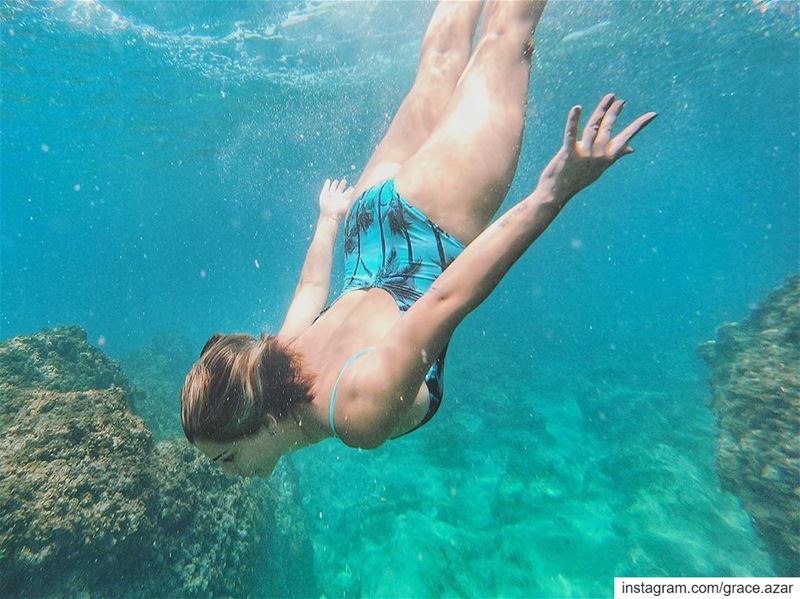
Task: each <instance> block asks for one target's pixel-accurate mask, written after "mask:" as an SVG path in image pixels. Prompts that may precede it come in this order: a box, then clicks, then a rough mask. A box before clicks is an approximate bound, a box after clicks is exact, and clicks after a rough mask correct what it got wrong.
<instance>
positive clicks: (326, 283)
mask: <svg viewBox="0 0 800 599" xmlns="http://www.w3.org/2000/svg"><path fill="white" fill-rule="evenodd" d="M352 191H353V189H352V188H349V189H348V188H347V182H346V181H344V180H342V181H333V183H331V182H330V180H328V179H326V180H325V184H324V185H323V187H322V192H321V193H320V196H319V204H320V214H319V219H318V220H317V227H316V230H315V231H314V238H313V239H312V240H311V245H310V246H309V248H308V252H307V253H306V259H305V262H304V263H303V268H302V270H301V271H300V280H299V282H298V283H297V287H296V288H295V292H294V297H293V298H292V303H291V305H290V306H289V310H288V312H287V313H286V318H285V319H284V321H283V325H281V329H280V331H279V332H278V336H279V337H296V336H298V335H299V334H300V333H302V332H303V331H305V330H306V329H307V328H308V327H309V326H311V323H312V322H314V319H315V318H316V317H317V315H318V314H319V313H320V310H322V308H323V307H324V306H325V302H326V301H327V300H328V293H329V291H330V286H331V268H332V266H333V247H334V244H335V243H336V235H337V233H338V231H339V223H340V222H341V221H342V219H343V218H344V216H345V214H347V210H348V209H349V208H350V204H352V199H353V198H352V195H353V194H352Z"/></svg>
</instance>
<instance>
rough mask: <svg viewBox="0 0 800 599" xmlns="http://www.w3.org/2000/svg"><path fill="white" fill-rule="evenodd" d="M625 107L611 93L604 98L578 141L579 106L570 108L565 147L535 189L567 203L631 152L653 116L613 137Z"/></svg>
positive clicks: (650, 115)
mask: <svg viewBox="0 0 800 599" xmlns="http://www.w3.org/2000/svg"><path fill="white" fill-rule="evenodd" d="M624 105H625V101H624V100H616V101H615V98H614V94H608V95H606V96H605V97H604V98H603V99H602V100H600V103H599V104H598V105H597V108H595V110H594V112H593V113H592V116H591V117H589V121H588V122H587V123H586V127H584V129H583V135H582V137H581V139H580V140H578V121H579V119H580V116H581V107H580V106H573V107H572V110H570V111H569V116H568V117H567V125H566V127H565V129H564V145H562V146H561V149H559V150H558V152H557V153H556V155H555V156H554V157H553V159H552V160H550V162H549V164H548V165H547V166H546V167H545V169H544V171H542V174H541V176H540V177H539V184H538V186H537V189H539V190H541V191H543V192H545V193H548V194H551V195H552V197H553V198H555V199H556V200H557V201H559V202H563V203H565V204H566V203H567V202H568V201H569V200H570V199H571V198H572V196H574V195H575V194H576V193H578V192H579V191H580V190H582V189H583V188H585V187H588V186H589V185H591V184H592V183H594V182H595V181H596V180H597V179H598V178H599V177H600V175H602V174H603V172H604V171H605V170H606V169H607V168H608V167H609V166H611V165H612V164H614V163H615V162H616V161H617V160H619V159H620V158H622V157H623V156H626V155H627V154H630V153H631V152H633V148H631V147H630V146H629V145H628V144H629V142H630V141H631V140H632V139H633V138H634V136H635V135H636V134H637V133H639V131H641V130H642V129H644V128H645V127H646V126H647V125H649V124H650V123H651V122H652V121H653V119H654V118H655V117H656V113H655V112H648V113H646V114H643V115H642V116H640V117H639V118H637V119H636V120H635V121H633V122H632V123H631V124H630V125H628V126H627V127H626V128H625V129H623V130H622V132H621V133H618V134H617V135H616V136H615V137H613V138H612V137H611V130H612V129H613V127H614V123H616V121H617V117H619V114H620V112H622V107H623V106H624Z"/></svg>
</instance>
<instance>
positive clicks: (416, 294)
mask: <svg viewBox="0 0 800 599" xmlns="http://www.w3.org/2000/svg"><path fill="white" fill-rule="evenodd" d="M544 4H545V2H544V1H535V0H534V1H524V2H502V1H492V0H489V1H488V2H486V4H485V6H484V5H483V4H482V3H481V2H450V1H447V0H442V1H441V2H440V4H439V5H438V6H437V7H436V10H435V11H434V14H433V17H432V18H431V22H430V24H429V26H428V29H427V31H426V33H425V38H424V40H423V42H422V49H421V52H420V63H419V69H418V72H417V78H416V80H415V81H414V85H413V86H412V88H411V91H410V92H409V94H408V95H407V96H406V98H405V100H404V101H403V103H402V105H401V106H400V109H399V110H398V112H397V115H396V116H395V118H394V121H393V122H392V124H391V126H390V128H389V131H388V132H387V133H386V136H385V137H384V139H383V141H382V142H381V144H380V145H379V146H378V147H377V149H376V150H375V153H374V154H373V156H372V158H371V159H370V161H369V163H368V164H367V166H366V168H365V169H364V172H363V174H362V175H361V178H360V179H359V181H358V183H357V185H356V186H355V188H354V189H352V190H348V189H346V185H345V183H344V182H337V181H334V182H333V183H332V184H330V183H329V182H328V181H326V182H325V186H324V188H323V190H322V194H321V195H320V219H319V222H318V225H317V229H316V233H315V236H314V240H313V241H312V244H311V247H310V249H309V251H308V255H307V258H306V261H305V264H304V265H303V270H302V273H301V275H300V283H299V284H298V286H297V289H296V291H295V295H294V299H293V301H292V304H291V306H290V308H289V311H288V313H287V315H286V319H285V321H284V323H283V325H282V327H281V329H280V331H279V332H278V334H277V335H275V336H265V335H262V336H261V338H260V339H254V338H252V337H250V336H249V335H228V336H225V335H214V336H213V337H211V339H209V340H208V342H207V343H206V345H205V347H204V348H203V350H202V353H201V356H200V359H199V360H198V362H197V363H196V364H195V365H194V366H193V367H192V369H191V371H190V372H189V374H188V375H187V377H186V382H185V384H184V387H183V389H182V391H181V402H182V410H181V420H182V422H183V427H184V431H185V432H186V436H187V438H188V439H189V441H190V442H192V443H194V444H195V445H196V446H197V447H198V448H199V449H200V450H201V451H202V452H203V453H204V454H205V455H207V456H208V457H209V458H210V459H211V460H213V461H215V462H219V463H220V464H221V466H222V468H223V470H225V471H226V472H229V473H233V474H239V475H242V476H251V475H260V476H268V475H269V474H270V473H271V472H272V470H273V468H274V467H275V464H276V463H277V461H278V459H279V458H280V457H281V455H283V454H285V453H288V452H290V451H293V450H296V449H299V448H302V447H305V446H308V445H311V444H313V443H318V442H319V441H322V440H324V439H326V438H328V437H331V436H336V437H339V438H340V439H341V440H342V441H343V442H344V443H346V444H347V445H350V446H353V447H362V448H375V447H378V446H379V445H381V444H382V443H383V442H385V441H386V440H387V439H391V438H395V437H397V436H400V435H403V434H406V433H408V432H411V431H413V430H414V429H416V428H418V427H419V426H421V425H422V424H424V423H426V422H427V421H428V420H430V418H431V417H432V416H433V414H434V413H435V412H436V410H437V409H438V407H439V404H440V402H441V400H442V391H443V390H442V380H441V379H442V372H443V368H444V356H445V351H446V348H447V343H448V340H449V339H450V336H451V335H452V333H453V331H454V329H455V327H456V326H457V325H458V324H459V323H460V322H461V321H462V320H463V319H464V318H465V317H466V316H467V314H469V313H470V312H471V311H472V310H473V309H475V308H476V307H477V306H478V305H479V304H480V303H481V302H482V301H483V300H484V299H486V297H487V296H488V295H489V294H490V293H491V291H492V290H493V289H494V288H495V286H496V285H497V284H498V283H499V282H500V279H502V277H503V275H504V274H505V273H506V272H507V271H508V269H509V268H510V267H511V265H512V264H513V263H514V262H515V261H516V260H517V258H519V257H520V255H522V253H523V252H524V251H525V250H526V249H527V248H528V246H530V245H531V243H533V241H534V240H535V239H536V238H537V237H538V236H539V235H540V234H541V233H542V232H543V231H544V230H545V228H546V227H547V226H548V225H549V224H550V222H552V220H553V219H554V218H555V217H556V215H557V214H558V213H559V211H560V210H561V209H562V208H563V207H564V206H565V205H566V204H567V202H568V201H569V200H570V198H572V197H573V196H574V195H575V194H576V193H577V192H578V191H580V190H581V189H583V188H584V187H586V186H587V185H589V184H590V183H592V182H593V181H594V180H595V179H597V178H598V177H599V176H600V175H601V174H602V173H603V171H604V170H605V169H607V168H608V167H609V166H610V165H611V164H613V163H614V162H615V161H616V160H617V159H618V158H620V157H621V156H624V155H626V154H628V153H630V152H632V151H633V150H632V149H631V148H630V147H629V146H628V142H629V141H630V140H631V139H632V138H633V136H634V135H636V134H637V133H638V132H639V131H640V130H641V129H642V128H643V127H645V126H646V125H647V124H648V123H650V122H651V121H652V119H653V118H654V117H655V113H647V114H645V115H642V116H640V117H639V118H638V119H636V120H635V121H634V122H633V123H632V124H631V125H629V126H628V127H627V128H626V129H625V130H624V131H622V132H621V133H619V134H618V135H616V136H615V137H612V134H611V130H612V127H613V126H614V123H615V121H616V119H617V117H618V116H619V113H620V111H621V110H622V106H623V102H622V101H619V100H615V98H614V96H613V95H607V96H606V97H605V98H603V99H602V100H601V102H600V104H599V105H598V106H597V109H596V110H595V111H594V112H593V113H592V115H591V117H590V118H589V120H588V122H587V124H586V127H585V128H584V130H583V132H582V136H581V138H580V140H578V119H579V116H580V107H578V106H576V107H574V108H572V110H571V111H570V113H569V116H568V118H567V124H566V129H565V133H564V143H563V146H562V147H561V149H560V150H559V151H558V153H557V154H556V155H555V157H554V158H553V159H552V160H551V161H550V163H549V164H548V165H547V167H546V168H545V170H544V172H543V173H542V175H541V177H540V179H539V182H538V185H537V187H536V189H535V190H534V191H533V192H532V193H531V194H530V195H529V196H528V197H526V198H525V199H524V200H522V201H521V202H520V203H519V204H517V205H516V206H515V207H514V208H512V209H511V210H509V211H508V212H507V213H506V214H504V215H503V216H502V217H501V218H499V219H498V220H497V221H496V222H494V223H493V224H491V226H488V228H487V225H489V222H490V220H491V218H492V217H493V215H494V213H495V212H496V210H497V209H498V208H499V206H500V204H501V203H502V201H503V198H504V197H505V195H506V193H507V191H508V189H509V187H510V185H511V181H512V179H513V176H514V171H515V169H516V165H517V160H518V157H519V151H520V145H521V140H522V130H523V124H524V117H525V105H526V97H527V91H528V79H529V75H530V67H531V57H532V54H533V42H532V35H533V32H534V31H535V28H536V24H537V23H538V21H539V18H540V16H541V14H542V11H543V9H544ZM481 12H482V13H483V19H482V31H481V35H480V39H479V41H478V43H477V45H476V47H475V50H474V52H472V53H471V43H472V39H473V35H474V31H475V28H476V25H477V22H478V19H479V17H480V15H481ZM355 197H358V199H357V200H356V201H355V202H354V203H353V199H354V198H355ZM351 203H352V206H351ZM345 215H347V221H346V224H345V230H346V240H345V258H346V262H345V286H344V290H343V292H342V294H341V295H340V296H339V298H338V299H337V300H336V301H335V302H334V303H333V304H332V305H331V306H330V307H329V309H325V310H323V311H322V313H320V310H321V309H322V307H323V306H324V304H325V302H326V300H327V297H328V289H329V283H330V271H331V260H332V253H333V245H334V239H335V236H336V231H337V229H338V225H339V222H340V221H341V220H342V218H343V217H345ZM445 269H446V270H445Z"/></svg>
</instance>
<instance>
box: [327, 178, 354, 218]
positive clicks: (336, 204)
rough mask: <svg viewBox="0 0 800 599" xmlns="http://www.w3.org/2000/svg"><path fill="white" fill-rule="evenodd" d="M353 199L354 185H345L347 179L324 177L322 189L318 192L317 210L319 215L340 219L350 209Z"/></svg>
mask: <svg viewBox="0 0 800 599" xmlns="http://www.w3.org/2000/svg"><path fill="white" fill-rule="evenodd" d="M353 200H355V187H347V181H345V180H344V179H342V180H341V181H338V180H336V179H334V180H333V181H331V180H330V179H325V184H324V185H323V186H322V191H321V192H320V194H319V212H320V215H321V216H324V217H332V218H335V219H337V220H341V219H343V218H344V217H345V215H346V214H347V211H348V210H350V206H351V205H352V204H353Z"/></svg>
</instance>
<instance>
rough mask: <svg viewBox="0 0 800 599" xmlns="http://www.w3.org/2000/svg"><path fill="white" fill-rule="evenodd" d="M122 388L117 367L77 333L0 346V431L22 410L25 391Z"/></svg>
mask: <svg viewBox="0 0 800 599" xmlns="http://www.w3.org/2000/svg"><path fill="white" fill-rule="evenodd" d="M112 385H116V386H117V387H124V385H125V376H124V375H123V374H122V370H121V369H120V367H119V365H118V364H117V363H116V362H114V361H112V360H110V359H109V358H108V357H107V356H106V355H105V354H104V353H103V352H101V351H100V350H99V349H97V348H95V347H93V346H92V345H90V344H89V343H87V341H86V331H84V330H83V329H81V328H80V327H60V328H57V329H49V330H44V331H42V332H40V333H36V334H35V335H30V336H27V337H14V338H13V339H9V340H7V341H4V342H3V343H2V344H0V430H3V429H5V428H6V426H7V425H8V424H9V423H10V422H11V421H12V420H13V418H14V415H15V414H16V413H17V411H18V410H19V409H20V407H22V406H24V405H26V404H27V401H28V394H27V391H28V390H30V389H40V390H48V391H89V390H91V389H108V388H109V387H111V386H112Z"/></svg>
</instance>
